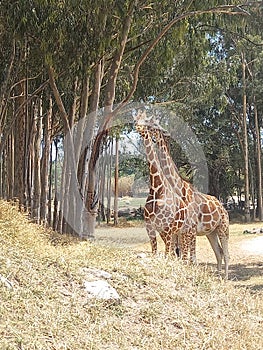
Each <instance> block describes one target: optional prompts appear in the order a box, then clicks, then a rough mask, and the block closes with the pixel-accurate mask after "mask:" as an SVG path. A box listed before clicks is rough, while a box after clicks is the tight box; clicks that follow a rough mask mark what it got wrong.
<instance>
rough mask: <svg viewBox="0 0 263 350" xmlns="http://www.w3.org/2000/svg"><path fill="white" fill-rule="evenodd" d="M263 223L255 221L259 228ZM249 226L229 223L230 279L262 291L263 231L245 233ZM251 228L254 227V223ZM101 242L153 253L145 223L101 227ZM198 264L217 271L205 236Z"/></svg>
mask: <svg viewBox="0 0 263 350" xmlns="http://www.w3.org/2000/svg"><path fill="white" fill-rule="evenodd" d="M259 225H260V224H256V225H255V226H256V227H259ZM247 227H248V226H247V225H244V224H234V225H231V226H230V239H229V253H230V267H229V279H230V281H232V283H234V284H235V285H236V286H238V287H245V288H249V289H250V290H251V292H260V293H261V292H262V293H263V234H262V233H261V234H243V231H244V230H245V229H247ZM249 227H254V226H253V224H251V225H250V226H249ZM96 236H97V239H98V242H99V244H103V245H109V246H115V247H124V248H130V249H132V250H134V251H135V253H136V254H138V253H139V252H142V253H146V254H150V253H151V248H150V243H149V239H148V236H147V233H146V230H145V228H144V226H141V227H122V228H114V227H111V228H109V227H107V228H105V227H100V228H98V229H97V234H96ZM158 244H159V246H158V251H159V252H160V254H163V252H164V245H163V242H162V241H161V240H159V243H158ZM197 261H198V264H199V265H201V266H203V267H205V268H208V269H211V270H212V271H215V269H216V259H215V256H214V253H213V251H212V249H211V247H210V244H209V242H208V240H207V238H206V237H197Z"/></svg>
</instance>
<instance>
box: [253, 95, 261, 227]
mask: <svg viewBox="0 0 263 350" xmlns="http://www.w3.org/2000/svg"><path fill="white" fill-rule="evenodd" d="M254 113H255V131H256V157H257V179H258V184H257V214H258V218H259V220H260V221H263V201H262V163H261V136H260V126H259V122H258V111H257V103H256V98H255V96H254Z"/></svg>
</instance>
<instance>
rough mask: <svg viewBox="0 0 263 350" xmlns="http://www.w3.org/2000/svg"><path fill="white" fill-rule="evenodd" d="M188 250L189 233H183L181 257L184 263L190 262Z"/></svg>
mask: <svg viewBox="0 0 263 350" xmlns="http://www.w3.org/2000/svg"><path fill="white" fill-rule="evenodd" d="M188 248H189V239H188V234H187V232H183V233H182V236H181V250H182V253H181V257H182V260H183V261H187V260H188Z"/></svg>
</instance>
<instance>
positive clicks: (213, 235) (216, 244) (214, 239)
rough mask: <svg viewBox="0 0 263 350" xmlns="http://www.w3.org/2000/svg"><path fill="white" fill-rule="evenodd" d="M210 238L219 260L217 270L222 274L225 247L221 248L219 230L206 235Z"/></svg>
mask: <svg viewBox="0 0 263 350" xmlns="http://www.w3.org/2000/svg"><path fill="white" fill-rule="evenodd" d="M206 237H207V238H208V240H209V243H210V245H211V247H212V249H213V251H214V253H215V256H216V261H217V272H218V274H221V270H222V259H223V255H224V254H223V249H222V248H221V246H220V244H219V241H218V236H217V232H216V231H213V232H212V233H210V234H209V235H207V236H206Z"/></svg>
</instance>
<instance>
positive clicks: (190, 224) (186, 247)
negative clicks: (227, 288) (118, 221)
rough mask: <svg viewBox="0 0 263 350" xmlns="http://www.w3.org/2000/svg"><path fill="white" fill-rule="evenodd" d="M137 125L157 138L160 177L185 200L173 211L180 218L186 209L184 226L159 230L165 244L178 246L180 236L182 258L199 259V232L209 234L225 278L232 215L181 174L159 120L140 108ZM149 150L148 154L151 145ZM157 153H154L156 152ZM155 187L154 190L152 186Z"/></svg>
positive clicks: (140, 130)
mask: <svg viewBox="0 0 263 350" xmlns="http://www.w3.org/2000/svg"><path fill="white" fill-rule="evenodd" d="M136 128H137V130H138V131H139V133H140V134H141V135H142V137H144V136H145V135H146V134H147V137H148V139H150V140H151V141H153V139H154V140H155V142H156V144H157V146H158V154H157V153H156V152H155V156H159V160H158V162H159V168H160V170H161V173H162V174H160V175H161V176H160V180H161V179H162V178H165V182H164V186H166V184H167V183H169V188H172V190H173V196H172V197H173V198H176V201H177V203H178V197H179V198H180V199H181V200H182V202H183V204H182V203H181V202H180V206H179V207H178V206H177V208H173V212H171V213H170V216H172V215H173V213H175V214H176V216H175V217H174V220H176V217H178V216H180V214H178V213H180V212H181V211H182V210H183V213H184V214H183V216H184V219H183V220H184V222H183V224H181V225H180V227H178V225H173V230H163V231H162V230H159V233H160V235H161V237H162V238H163V240H164V242H165V244H166V245H168V244H170V247H168V246H166V248H165V250H166V253H167V252H168V251H173V250H174V246H175V243H176V242H177V240H178V238H179V240H180V242H181V248H182V259H183V260H187V259H188V253H190V261H192V262H195V261H196V236H199V235H206V236H207V238H208V240H209V242H210V244H211V247H212V249H213V251H214V253H215V256H216V260H217V270H218V273H221V269H222V259H224V263H225V278H226V279H227V278H228V265H229V253H228V239H229V218H228V213H227V211H226V210H225V208H224V207H223V205H222V204H221V203H220V202H219V200H218V199H217V198H216V197H213V196H210V195H207V194H203V193H201V192H199V191H197V190H196V189H195V188H194V187H193V186H192V185H191V184H190V183H189V182H187V181H185V180H184V179H183V178H182V177H181V176H180V174H179V172H178V169H177V167H176V165H175V164H174V162H173V160H172V158H171V155H170V152H169V150H168V147H167V142H166V136H167V133H166V132H165V130H164V129H163V128H161V127H160V125H159V123H156V122H154V121H153V120H152V119H150V118H146V113H145V112H139V113H138V115H137V118H136ZM146 130H147V132H146ZM146 154H147V156H148V153H147V149H146ZM153 155H154V153H153V154H152V156H153ZM148 160H149V159H148ZM156 162H157V160H156ZM150 176H151V168H150ZM151 190H152V191H154V190H153V189H152V188H151ZM147 202H148V200H147ZM147 202H146V204H147ZM169 203H170V202H167V203H166V205H167V206H169ZM146 208H147V206H146ZM167 210H168V209H167ZM146 214H148V215H146V216H145V217H146V218H147V221H149V220H150V215H149V212H148V213H147V209H146ZM153 217H154V212H151V218H153ZM169 220H171V221H172V222H173V221H174V220H173V219H172V218H171V217H170V218H169ZM147 226H150V224H149V223H148V225H146V229H147ZM152 230H153V228H152V229H151V231H150V232H151V235H149V237H150V239H151V240H153V236H154V234H153V232H152ZM157 231H158V230H157ZM147 232H148V234H149V228H148V229H147ZM155 240H156V239H155ZM156 250H157V246H156Z"/></svg>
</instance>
